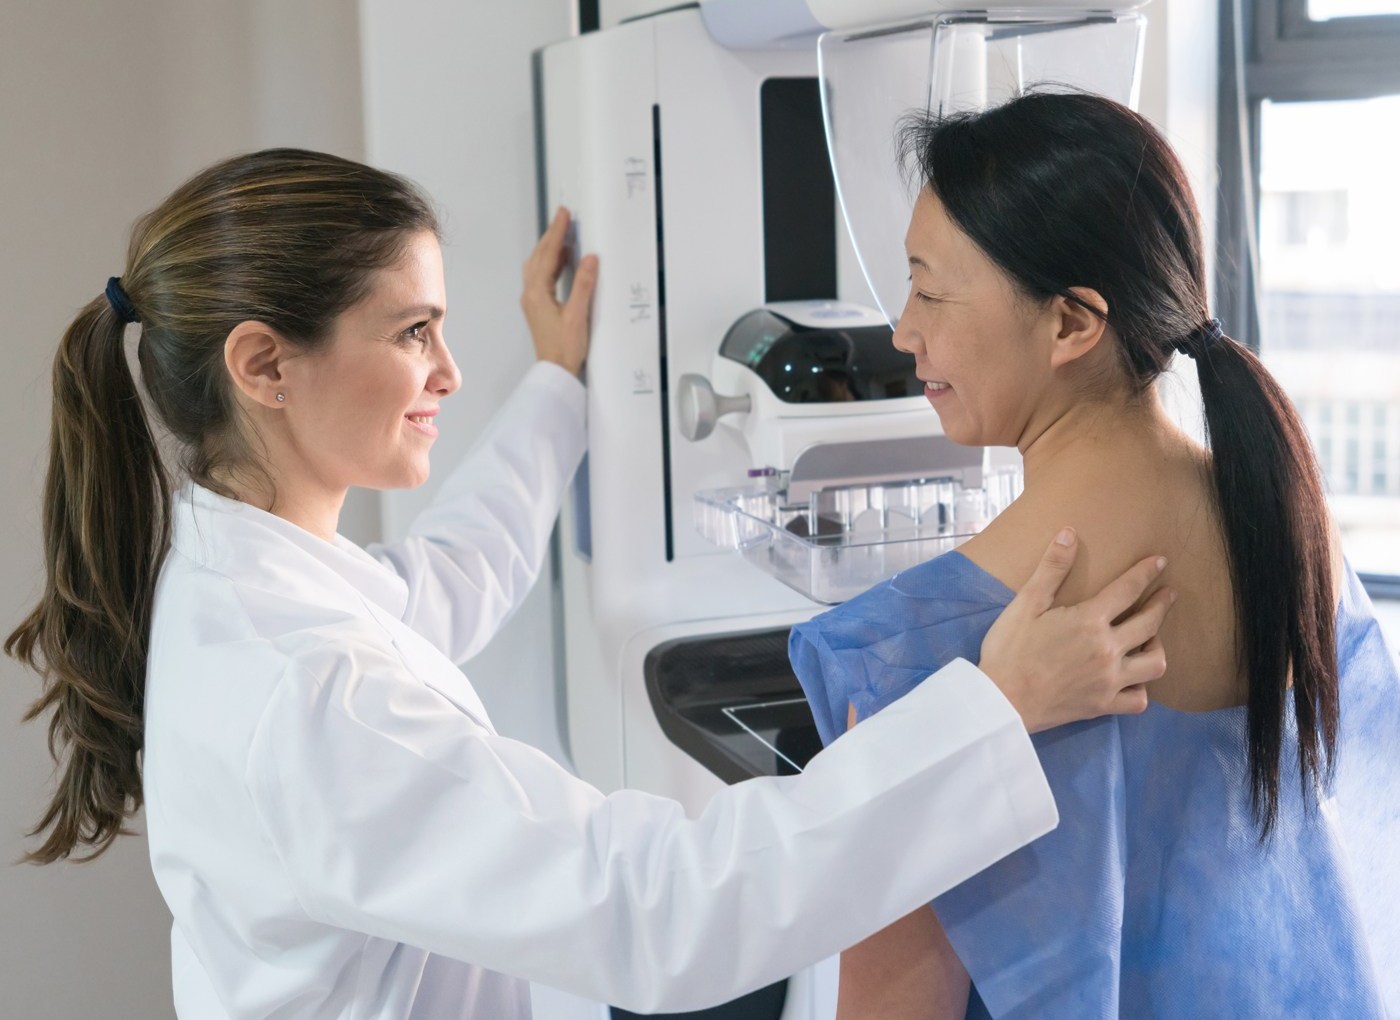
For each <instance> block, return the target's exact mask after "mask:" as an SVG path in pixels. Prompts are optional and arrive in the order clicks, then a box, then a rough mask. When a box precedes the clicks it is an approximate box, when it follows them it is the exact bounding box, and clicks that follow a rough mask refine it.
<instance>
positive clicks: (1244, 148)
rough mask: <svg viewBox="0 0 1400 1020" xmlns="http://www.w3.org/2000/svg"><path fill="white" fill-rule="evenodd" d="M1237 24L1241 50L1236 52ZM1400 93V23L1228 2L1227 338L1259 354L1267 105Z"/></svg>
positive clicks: (1223, 68) (1221, 261) (1223, 87)
mask: <svg viewBox="0 0 1400 1020" xmlns="http://www.w3.org/2000/svg"><path fill="white" fill-rule="evenodd" d="M1237 20H1238V23H1239V29H1240V33H1239V34H1240V37H1241V38H1242V40H1243V46H1237V43H1236V27H1237V25H1236V22H1237ZM1237 50H1239V51H1241V52H1242V53H1243V56H1244V64H1243V67H1240V66H1239V65H1238V62H1237V60H1236V52H1237ZM1241 90H1242V91H1243V103H1241V101H1240V92H1241ZM1397 93H1400V14H1381V15H1365V16H1358V17H1350V18H1334V19H1331V20H1328V21H1314V20H1312V19H1311V18H1309V17H1308V15H1307V0H1221V3H1220V89H1219V119H1218V134H1217V142H1218V157H1219V164H1220V195H1221V201H1220V202H1219V203H1218V206H1217V220H1216V228H1217V256H1218V257H1217V259H1216V272H1215V284H1216V295H1215V296H1216V302H1215V303H1216V308H1217V315H1218V316H1219V317H1220V318H1221V320H1222V321H1224V322H1225V323H1226V324H1227V328H1228V329H1229V332H1230V335H1231V336H1233V337H1235V339H1237V340H1239V341H1240V342H1241V343H1244V344H1246V345H1247V346H1249V347H1250V348H1251V349H1252V350H1254V351H1256V352H1257V351H1258V350H1259V334H1260V327H1259V308H1258V305H1257V302H1256V299H1255V298H1256V293H1255V286H1256V283H1255V280H1254V271H1253V263H1252V260H1251V258H1250V249H1251V246H1252V244H1251V236H1250V235H1251V232H1252V233H1253V236H1254V238H1256V239H1257V237H1258V229H1259V222H1258V209H1259V204H1260V198H1261V196H1260V188H1259V159H1260V138H1261V126H1260V122H1261V115H1260V114H1261V110H1262V108H1263V104H1264V102H1265V101H1266V100H1278V101H1290V100H1292V101H1307V100H1343V99H1370V98H1374V97H1377V96H1385V95H1393V94H1397ZM1241 109H1243V113H1244V119H1245V123H1244V124H1241V117H1240V114H1241ZM1242 139H1243V140H1242ZM1361 580H1362V583H1363V584H1364V585H1365V587H1366V590H1367V591H1368V592H1369V593H1370V595H1371V597H1372V598H1384V599H1400V575H1393V574H1372V573H1367V574H1362V575H1361Z"/></svg>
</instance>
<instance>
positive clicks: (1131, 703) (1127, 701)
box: [1108, 687, 1147, 715]
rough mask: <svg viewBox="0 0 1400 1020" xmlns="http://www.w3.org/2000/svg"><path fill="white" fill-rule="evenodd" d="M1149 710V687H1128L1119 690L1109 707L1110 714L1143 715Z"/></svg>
mask: <svg viewBox="0 0 1400 1020" xmlns="http://www.w3.org/2000/svg"><path fill="white" fill-rule="evenodd" d="M1146 711H1147V688H1146V687H1127V688H1124V689H1123V690H1121V691H1119V692H1118V694H1117V695H1116V696H1115V697H1114V699H1113V703H1112V704H1111V705H1110V706H1109V708H1108V714H1109V715H1141V714H1142V713H1143V712H1146Z"/></svg>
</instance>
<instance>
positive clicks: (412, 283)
mask: <svg viewBox="0 0 1400 1020" xmlns="http://www.w3.org/2000/svg"><path fill="white" fill-rule="evenodd" d="M446 307H447V299H446V288H445V286H444V282H443V272H442V251H441V248H440V247H439V246H438V242H437V238H436V237H434V236H433V235H432V234H431V233H429V232H423V233H418V234H414V235H412V236H411V238H410V239H409V241H408V242H407V244H406V245H405V248H404V253H403V257H402V258H401V259H400V261H399V262H398V264H397V265H395V266H393V267H392V268H389V269H382V270H378V271H376V272H375V273H374V274H373V276H372V277H371V285H370V289H369V292H368V294H367V295H366V296H365V297H364V298H363V299H362V300H361V301H359V302H358V303H357V304H355V305H354V306H352V307H351V308H350V309H348V310H347V311H345V312H343V313H342V314H341V315H340V316H339V317H338V318H337V319H336V320H335V325H334V327H333V332H332V335H331V337H330V339H329V341H328V342H327V343H326V344H325V345H324V347H322V348H320V349H318V350H317V351H316V352H314V353H312V354H306V355H300V356H294V357H291V358H289V359H287V360H286V361H285V362H284V372H285V377H286V381H287V387H286V389H287V392H288V394H289V396H288V399H287V401H286V402H285V404H284V405H283V406H282V407H281V408H280V410H281V413H282V414H283V415H284V416H285V417H284V419H283V422H284V427H283V433H282V438H283V440H284V442H285V445H286V447H287V453H288V454H289V456H288V457H287V458H286V460H287V461H289V463H287V464H284V465H283V468H284V470H283V471H282V472H281V473H282V475H283V478H284V479H287V480H290V479H291V478H293V477H295V476H296V475H300V476H301V478H302V479H304V480H305V481H307V482H312V483H314V484H315V485H317V486H318V487H320V488H322V489H324V490H325V491H328V492H334V491H336V490H339V491H340V492H341V493H342V494H343V492H344V490H345V489H346V488H348V487H350V486H352V485H358V486H362V487H365V488H371V489H398V488H409V487H412V486H416V485H421V484H422V483H423V482H424V481H426V480H427V478H428V451H429V449H430V447H431V446H432V445H433V438H434V437H435V436H436V435H437V429H436V428H435V427H434V425H433V416H434V415H436V414H437V412H438V404H439V402H440V401H441V400H442V399H443V398H444V397H446V396H448V395H449V394H451V393H453V392H455V391H456V390H457V388H458V387H459V386H460V385H461V382H462V377H461V375H460V374H459V372H458V371H457V365H456V363H455V362H454V361H453V360H452V355H451V354H450V353H448V350H447V345H446V344H445V343H444V341H443V334H442V325H443V316H444V314H445V311H446Z"/></svg>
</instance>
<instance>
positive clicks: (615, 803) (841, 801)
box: [144, 364, 1056, 1020]
mask: <svg viewBox="0 0 1400 1020" xmlns="http://www.w3.org/2000/svg"><path fill="white" fill-rule="evenodd" d="M583 448H584V392H583V388H582V387H581V386H580V385H579V383H578V382H577V380H575V379H573V378H572V377H571V376H569V375H568V374H567V373H565V372H564V371H562V370H560V369H558V368H556V367H554V366H551V365H544V364H541V365H537V366H535V367H534V368H532V369H531V370H530V372H529V373H528V374H527V376H526V378H525V379H524V381H523V382H522V383H521V385H520V386H519V387H518V389H517V390H516V392H515V393H514V394H513V395H512V396H511V397H510V399H509V401H508V402H507V404H506V406H505V407H504V408H503V409H502V411H501V412H500V414H499V415H498V416H497V418H496V419H495V421H494V422H493V424H492V425H491V427H490V429H489V430H488V433H487V434H486V436H485V437H484V438H483V439H482V440H481V442H480V443H479V444H478V446H477V448H476V449H475V451H474V452H473V453H472V454H471V455H470V456H469V457H468V458H467V460H466V462H465V463H464V464H463V465H462V466H461V467H460V468H459V469H458V470H457V471H456V472H455V473H454V474H453V476H452V477H451V478H449V479H448V480H447V482H446V483H445V485H444V486H443V489H442V492H441V495H440V496H439V497H438V498H437V499H436V501H435V502H434V503H433V504H432V505H431V506H430V507H429V509H428V510H427V511H426V512H425V513H424V514H423V515H422V516H421V517H420V518H419V519H418V520H417V521H416V523H415V524H414V525H413V528H412V532H411V536H410V537H409V538H408V539H407V540H405V541H404V542H401V543H397V544H394V545H390V546H386V547H382V548H379V549H378V550H377V552H376V553H375V555H370V554H369V553H367V552H365V551H364V550H361V549H359V548H358V547H356V546H355V545H354V544H352V543H351V542H349V541H347V540H345V539H343V538H340V537H337V539H336V541H335V542H334V543H328V542H325V541H323V540H321V539H319V538H317V537H315V536H313V535H311V534H309V533H307V532H305V531H303V530H301V529H299V528H297V527H295V526H294V525H292V524H290V523H288V522H287V521H284V520H282V519H281V518H278V517H275V516H272V515H270V514H267V513H264V512H262V511H260V510H257V509H255V508H253V507H250V506H247V505H245V504H242V503H238V502H233V501H230V500H226V499H223V498H222V497H219V496H217V495H215V494H214V493H211V492H209V491H207V490H205V489H202V488H199V487H195V486H187V487H186V488H185V489H183V490H182V491H181V493H180V495H179V497H178V498H177V500H176V509H175V520H174V539H173V547H172V549H171V552H170V555H169V557H168V559H167V561H166V563H165V566H164V569H163V572H162V574H161V578H160V582H159V587H158V590H157V595H156V606H155V617H154V623H153V627H152V636H151V655H150V668H149V676H148V681H147V682H148V687H147V694H146V743H145V759H144V769H145V773H144V774H145V795H146V804H147V824H148V833H149V839H150V849H151V863H152V866H153V868H154V870H155V876H156V881H157V883H158V884H159V886H160V889H161V892H162V894H163V895H164V897H165V900H166V902H167V904H168V905H169V907H170V910H171V913H172V914H173V915H174V922H175V923H174V927H173V930H172V933H171V949H172V954H173V969H174V990H175V1003H176V1008H177V1010H178V1012H179V1014H180V1016H181V1017H183V1018H186V1020H190V1018H198V1020H203V1018H221V1017H240V1018H241V1017H250V1018H251V1017H317V1018H328V1017H341V1018H347V1020H348V1018H355V1020H370V1018H375V1020H380V1018H382V1020H388V1018H404V1017H432V1018H434V1020H441V1018H450V1017H477V1018H490V1020H511V1018H521V1017H528V1016H529V1012H530V1010H529V993H528V985H527V984H526V982H527V981H540V982H544V983H547V984H551V985H554V986H556V987H559V988H563V989H567V990H570V991H573V992H576V993H578V994H581V995H584V996H587V997H590V998H593V999H597V1000H600V1001H607V1002H612V1003H614V1004H617V1005H621V1006H625V1007H627V1008H630V1009H633V1010H638V1011H654V1010H663V1009H664V1010H682V1009H694V1008H698V1007H701V1006H703V1005H708V1004H711V1003H713V1002H715V1001H717V1000H723V999H727V998H731V997H734V996H737V995H739V994H741V993H743V992H745V991H748V990H751V989H753V988H756V987H758V986H761V985H763V984H766V983H768V982H772V981H775V980H778V979H780V978H782V977H784V976H786V975H788V974H791V973H794V972H796V971H797V970H799V969H801V968H802V967H804V966H805V965H808V964H810V963H812V962H814V961H816V960H818V959H822V958H824V957H827V956H830V955H831V954H833V953H835V952H837V951H839V950H840V949H841V948H843V947H844V946H846V945H849V944H850V943H852V942H854V941H856V940H858V939H860V938H862V937H863V936H865V935H867V934H869V933H870V932H872V931H874V930H876V929H877V928H879V927H880V926H881V925H882V924H883V923H885V922H888V921H890V920H892V919H894V918H895V917H897V916H899V915H901V914H903V913H906V912H907V911H909V910H911V909H913V908H914V907H916V906H917V905H918V904H919V903H921V902H924V901H927V900H928V899H930V898H931V897H932V896H934V895H935V894H937V893H939V892H941V891H943V890H944V889H946V888H948V887H949V886H951V885H953V884H955V883H957V882H959V881H961V880H962V879H963V878H965V877H967V876H969V875H971V874H972V873H974V872H976V871H978V870H980V869H981V868H983V867H985V866H986V865H988V864H990V863H991V862H992V861H994V860H996V859H997V858H999V857H1001V856H1002V855H1004V854H1006V853H1009V852H1010V851H1012V850H1014V849H1016V848H1018V847H1020V846H1021V845H1023V844H1025V843H1026V842H1028V841H1030V840H1032V839H1034V838H1035V837H1037V836H1039V835H1041V834H1042V833H1044V832H1046V831H1047V830H1049V829H1050V828H1052V827H1053V825H1054V824H1055V821H1056V815H1055V809H1054V804H1053V801H1052V799H1051V796H1050V792H1049V789H1048V787H1047V785H1046V783H1045V779H1044V776H1043V775H1042V773H1041V771H1040V767H1039V764H1038V763H1037V760H1036V757H1035V754H1034V752H1033V751H1032V749H1031V745H1030V741H1029V739H1028V738H1027V736H1026V733H1025V731H1024V729H1023V728H1022V727H1021V724H1020V722H1019V719H1018V717H1017V716H1016V714H1015V712H1014V711H1013V710H1012V709H1011V707H1010V706H1009V705H1008V704H1007V702H1006V701H1005V700H1004V699H1003V698H1002V697H1001V695H1000V693H999V692H998V691H997V689H996V688H995V687H994V686H993V685H992V684H991V683H990V681H988V680H987V679H986V678H985V677H984V676H983V675H982V674H981V673H979V672H978V671H977V670H976V669H975V668H974V667H972V666H971V665H969V664H967V663H963V662H959V663H954V664H953V665H951V666H949V667H948V668H947V669H945V670H944V671H943V672H941V673H939V674H938V675H937V676H936V677H935V678H934V679H933V680H931V681H930V682H928V683H925V684H923V685H922V686H921V687H920V688H919V689H918V690H916V691H915V692H914V693H913V694H911V695H909V696H908V697H907V698H905V699H904V700H903V701H902V702H900V703H899V704H897V705H895V706H893V707H892V708H890V709H888V710H886V711H885V712H882V713H880V714H879V715H878V716H877V717H875V718H873V719H871V720H870V721H869V722H868V723H865V724H863V725H861V726H860V727H859V728H858V729H857V730H855V731H853V732H852V733H850V734H847V735H846V736H844V737H842V738H841V740H839V741H838V742H837V743H836V744H835V745H834V746H833V747H832V748H831V749H829V750H827V751H825V752H823V753H822V754H820V755H818V756H817V757H816V759H814V760H813V762H812V764H811V765H810V766H809V768H808V770H807V772H806V773H805V774H803V775H801V776H794V777H788V778H773V779H758V780H753V781H751V782H747V783H742V784H739V785H737V786H733V787H730V788H728V789H727V790H726V791H724V793H722V794H721V795H719V796H717V797H716V798H715V799H714V800H713V801H712V803H711V804H710V805H709V807H708V808H707V810H706V811H705V812H704V813H703V814H702V815H701V816H700V817H698V818H695V819H690V818H687V817H686V816H685V815H684V813H683V811H682V809H681V807H680V806H679V805H678V804H676V803H675V802H673V801H670V800H666V799H664V798H660V797H655V796H651V795H648V794H644V793H639V792H636V791H623V792H619V793H615V794H613V795H611V796H603V795H602V794H601V793H600V792H598V791H597V790H595V789H593V788H592V787H590V786H589V785H587V784H586V783H583V782H581V781H580V780H578V779H576V778H575V777H573V776H571V775H569V774H568V773H567V772H566V771H565V770H563V769H561V768H560V767H558V766H557V765H556V764H555V763H554V762H552V761H551V760H550V759H549V758H548V757H547V756H545V755H544V754H541V753H540V752H538V751H536V750H535V749H533V748H531V747H529V746H526V745H524V744H521V743H519V742H517V741H513V740H509V739H506V738H504V737H501V736H499V735H497V734H496V732H495V730H494V729H493V728H492V726H491V722H490V720H489V719H488V718H487V714H486V710H485V709H484V708H483V707H482V704H481V701H480V700H479V698H478V697H477V695H476V692H475V691H474V690H473V689H472V685H471V684H470V683H469V682H468V680H467V679H466V677H465V676H463V674H462V673H461V671H460V670H459V669H458V668H457V667H456V666H455V665H454V663H455V662H460V661H461V660H463V659H465V658H467V657H469V656H470V655H472V654H473V653H474V652H476V651H478V650H479V649H480V648H481V647H482V646H483V645H484V644H485V643H486V642H487V641H488V640H489V639H490V637H491V636H492V635H493V634H494V633H495V632H496V630H497V629H498V628H499V627H500V625H501V624H502V623H503V621H504V620H505V619H506V617H507V616H508V615H509V614H510V612H511V610H512V609H513V608H514V607H515V606H516V605H517V604H518V603H519V602H520V600H521V598H522V597H523V596H524V594H525V592H526V591H527V590H528V589H529V587H530V585H531V583H532V582H533V581H534V580H535V578H536V576H537V575H538V573H539V570H540V567H541V564H542V562H543V560H544V556H545V553H546V546H547V541H548V535H549V532H550V527H551V523H552V521H553V519H554V517H555V514H556V512H557V510H558V506H559V501H560V498H561V495H562V492H563V490H564V487H565V485H566V484H567V482H568V479H569V478H570V476H571V475H572V474H573V472H574V470H575V468H576V467H577V465H578V462H579V459H580V457H581V456H582V452H583ZM520 682H521V683H532V682H533V683H538V682H540V678H538V677H535V678H531V677H522V678H521V680H520ZM906 849H907V851H908V852H907V853H906V852H905V851H906Z"/></svg>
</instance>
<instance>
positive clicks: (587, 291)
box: [564, 255, 598, 326]
mask: <svg viewBox="0 0 1400 1020" xmlns="http://www.w3.org/2000/svg"><path fill="white" fill-rule="evenodd" d="M597 284H598V256H597V255H589V256H586V257H585V258H584V259H582V260H581V261H580V262H579V264H578V269H577V270H575V272H574V282H573V286H572V287H571V288H570V290H569V298H568V300H567V301H566V302H565V304H564V320H565V321H566V322H568V323H569V324H570V325H574V326H576V325H578V324H580V323H584V322H587V321H588V306H589V304H590V302H591V301H592V300H593V289H594V288H595V287H596V286H597Z"/></svg>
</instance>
